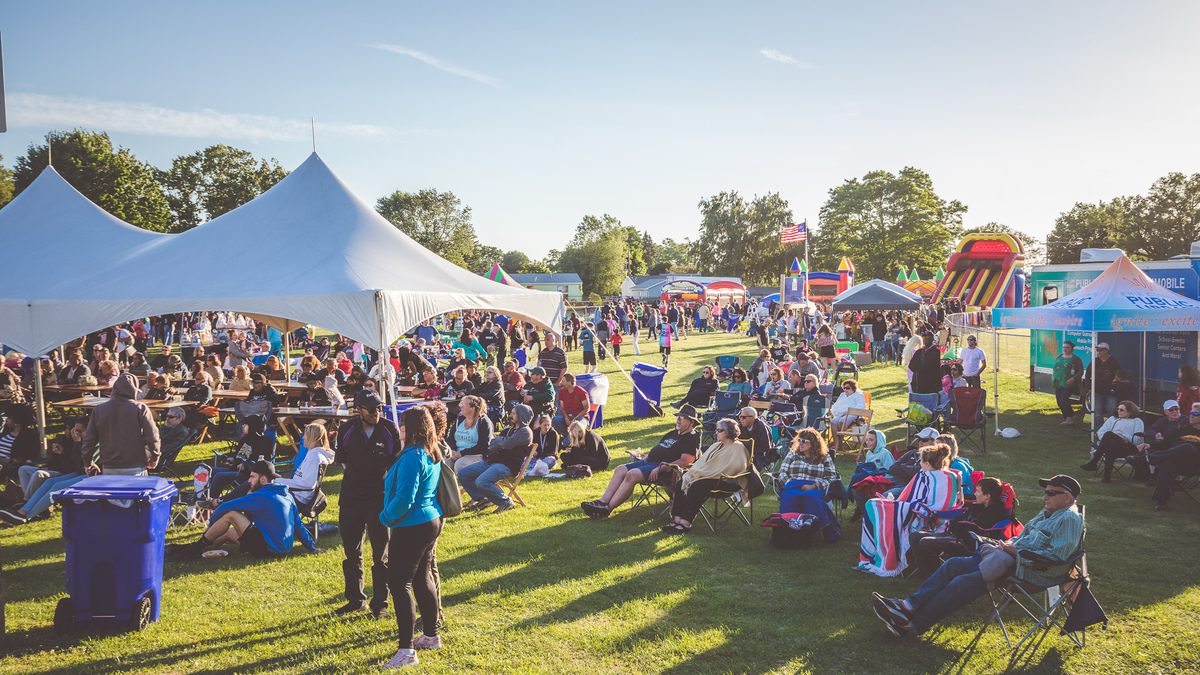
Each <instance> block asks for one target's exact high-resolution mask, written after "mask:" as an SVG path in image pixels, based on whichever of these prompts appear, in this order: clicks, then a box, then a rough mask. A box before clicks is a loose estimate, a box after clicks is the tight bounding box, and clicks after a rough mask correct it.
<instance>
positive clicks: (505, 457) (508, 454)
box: [458, 403, 533, 513]
mask: <svg viewBox="0 0 1200 675" xmlns="http://www.w3.org/2000/svg"><path fill="white" fill-rule="evenodd" d="M508 419H509V426H508V427H507V428H505V429H504V430H503V431H501V432H500V433H499V434H497V435H496V436H494V437H493V438H492V442H491V443H489V444H488V450H487V456H485V457H484V460H483V461H482V462H475V463H474V464H470V465H467V466H465V467H463V468H462V469H459V471H458V480H459V482H460V483H461V484H462V487H463V489H464V490H466V491H467V494H468V495H470V497H471V501H469V502H467V503H466V504H465V505H464V506H463V508H465V509H470V510H473V511H474V510H479V509H483V508H487V507H488V506H491V505H493V504H495V505H496V510H495V511H493V512H492V513H504V512H505V511H509V510H511V509H512V508H513V503H512V500H511V499H509V498H508V496H507V495H505V494H504V491H503V490H501V489H500V488H499V487H497V486H496V482H497V481H501V480H504V479H505V478H512V477H514V476H516V475H517V472H518V471H520V470H521V465H522V464H524V463H525V458H526V457H528V456H529V451H530V448H531V447H532V446H533V432H532V431H530V429H529V422H530V421H531V420H532V419H533V410H531V409H530V408H529V406H527V405H524V404H521V403H518V404H516V405H514V406H513V407H512V410H510V411H509V413H508Z"/></svg>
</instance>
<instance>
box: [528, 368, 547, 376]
mask: <svg viewBox="0 0 1200 675" xmlns="http://www.w3.org/2000/svg"><path fill="white" fill-rule="evenodd" d="M529 374H530V375H541V376H542V377H545V376H546V369H545V368H543V367H541V366H534V367H532V368H530V369H529Z"/></svg>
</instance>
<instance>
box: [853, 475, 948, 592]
mask: <svg viewBox="0 0 1200 675" xmlns="http://www.w3.org/2000/svg"><path fill="white" fill-rule="evenodd" d="M960 504H962V476H960V475H959V473H958V472H957V471H951V470H944V469H943V470H938V471H922V472H920V473H918V474H917V475H916V476H914V477H913V479H912V481H911V482H909V484H908V486H907V487H905V488H904V491H903V492H901V493H900V498H899V499H895V500H892V499H871V500H868V501H867V505H866V510H865V511H864V512H863V521H862V522H863V528H862V544H861V546H860V549H859V554H858V558H859V568H860V569H862V570H863V571H865V572H872V573H874V574H877V575H879V576H881V577H895V576H899V575H900V574H901V573H902V572H903V571H904V568H905V567H907V566H908V544H909V541H908V535H909V534H910V533H912V532H915V531H917V530H919V529H921V526H922V525H923V524H924V522H925V521H924V518H923V517H922V516H923V515H924V514H929V513H930V512H931V511H944V510H946V509H951V508H954V507H956V506H958V505H960Z"/></svg>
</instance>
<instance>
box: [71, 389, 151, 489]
mask: <svg viewBox="0 0 1200 675" xmlns="http://www.w3.org/2000/svg"><path fill="white" fill-rule="evenodd" d="M136 398H137V380H135V379H134V377H133V376H132V375H129V374H128V373H126V374H123V375H120V376H118V377H117V378H116V382H115V383H114V384H113V388H112V397H111V398H109V400H108V402H107V403H101V404H100V405H98V406H96V409H95V410H93V411H92V415H91V417H90V418H89V420H88V426H87V432H85V433H84V436H83V456H84V459H85V460H86V461H87V463H88V464H89V466H90V467H91V468H92V472H93V473H100V472H103V473H104V475H106V476H145V475H146V472H147V469H153V468H155V467H157V466H158V459H159V456H160V455H161V452H160V448H161V443H160V441H159V437H158V426H156V425H155V424H154V417H153V415H151V413H150V408H149V407H147V406H146V404H145V403H142V402H141V401H137V400H134V399H136ZM96 465H99V468H100V471H95V470H94V469H95V467H96Z"/></svg>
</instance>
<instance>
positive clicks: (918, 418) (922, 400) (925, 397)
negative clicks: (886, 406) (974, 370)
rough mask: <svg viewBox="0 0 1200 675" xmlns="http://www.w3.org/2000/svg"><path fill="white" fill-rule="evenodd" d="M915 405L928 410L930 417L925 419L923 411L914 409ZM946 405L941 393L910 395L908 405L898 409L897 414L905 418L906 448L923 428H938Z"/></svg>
mask: <svg viewBox="0 0 1200 675" xmlns="http://www.w3.org/2000/svg"><path fill="white" fill-rule="evenodd" d="M914 405H919V406H921V407H923V408H925V409H926V410H928V411H929V414H930V417H929V419H923V411H914V410H913V406H914ZM945 405H946V404H945V402H944V401H943V396H942V395H941V394H909V395H908V407H905V408H897V409H896V414H897V415H898V416H900V417H901V418H903V419H904V447H905V448H907V447H909V445H910V444H911V443H912V439H913V437H914V436H916V435H917V434H918V433H919V432H920V431H921V430H922V429H925V428H927V427H933V428H934V429H938V427H939V425H940V423H941V416H942V415H943V414H944V413H945V409H944V407H945ZM938 430H940V429H938Z"/></svg>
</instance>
